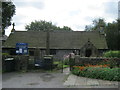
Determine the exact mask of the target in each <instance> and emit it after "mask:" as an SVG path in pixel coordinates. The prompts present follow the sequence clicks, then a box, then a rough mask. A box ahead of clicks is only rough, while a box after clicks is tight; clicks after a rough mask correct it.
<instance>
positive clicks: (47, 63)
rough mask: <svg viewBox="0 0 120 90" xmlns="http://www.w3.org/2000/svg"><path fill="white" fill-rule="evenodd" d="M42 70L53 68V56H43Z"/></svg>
mask: <svg viewBox="0 0 120 90" xmlns="http://www.w3.org/2000/svg"><path fill="white" fill-rule="evenodd" d="M43 63H44V69H47V70H50V69H51V70H52V67H53V56H52V55H45V56H44V61H43Z"/></svg>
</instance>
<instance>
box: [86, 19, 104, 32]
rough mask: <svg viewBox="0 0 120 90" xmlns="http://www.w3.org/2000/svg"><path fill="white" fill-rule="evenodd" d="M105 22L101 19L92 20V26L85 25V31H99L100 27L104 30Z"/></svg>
mask: <svg viewBox="0 0 120 90" xmlns="http://www.w3.org/2000/svg"><path fill="white" fill-rule="evenodd" d="M105 26H106V22H105V20H104V19H103V18H98V19H94V20H93V21H92V25H86V26H85V31H99V30H100V27H103V28H105Z"/></svg>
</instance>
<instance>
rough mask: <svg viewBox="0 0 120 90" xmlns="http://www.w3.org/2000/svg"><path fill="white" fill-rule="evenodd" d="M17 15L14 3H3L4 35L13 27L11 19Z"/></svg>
mask: <svg viewBox="0 0 120 90" xmlns="http://www.w3.org/2000/svg"><path fill="white" fill-rule="evenodd" d="M14 14H15V5H14V4H13V3H12V2H10V1H9V2H7V1H6V2H5V1H4V2H2V34H3V35H4V34H5V28H7V27H9V26H10V25H11V19H12V17H13V15H14Z"/></svg>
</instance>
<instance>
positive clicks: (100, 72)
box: [72, 67, 120, 81]
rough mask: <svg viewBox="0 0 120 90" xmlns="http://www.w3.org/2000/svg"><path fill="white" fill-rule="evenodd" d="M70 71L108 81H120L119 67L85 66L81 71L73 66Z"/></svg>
mask: <svg viewBox="0 0 120 90" xmlns="http://www.w3.org/2000/svg"><path fill="white" fill-rule="evenodd" d="M72 73H73V74H75V75H78V76H83V77H88V78H96V79H103V80H109V81H120V74H119V73H120V68H112V69H110V68H103V67H86V68H85V69H84V70H83V71H81V70H80V69H78V68H74V69H73V70H72Z"/></svg>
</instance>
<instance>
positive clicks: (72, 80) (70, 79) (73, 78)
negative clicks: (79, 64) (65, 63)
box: [64, 74, 77, 85]
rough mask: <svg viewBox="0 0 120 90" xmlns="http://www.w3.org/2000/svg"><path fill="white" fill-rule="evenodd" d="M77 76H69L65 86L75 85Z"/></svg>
mask: <svg viewBox="0 0 120 90" xmlns="http://www.w3.org/2000/svg"><path fill="white" fill-rule="evenodd" d="M76 79H77V76H76V75H73V74H71V75H69V77H68V79H67V80H66V81H65V82H64V85H75V82H76Z"/></svg>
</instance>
